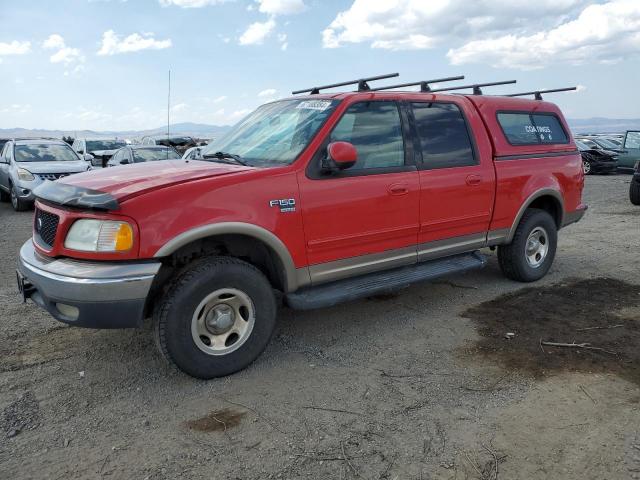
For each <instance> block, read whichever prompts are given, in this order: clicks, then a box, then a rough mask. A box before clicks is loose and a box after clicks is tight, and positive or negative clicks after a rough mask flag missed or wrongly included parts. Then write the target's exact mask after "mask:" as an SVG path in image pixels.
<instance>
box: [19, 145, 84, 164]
mask: <svg viewBox="0 0 640 480" xmlns="http://www.w3.org/2000/svg"><path fill="white" fill-rule="evenodd" d="M14 155H15V160H16V162H73V161H78V155H76V153H75V152H74V151H73V150H72V149H71V147H70V146H69V145H67V144H64V145H62V144H58V143H28V144H26V145H16V146H15V154H14Z"/></svg>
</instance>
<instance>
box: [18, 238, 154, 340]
mask: <svg viewBox="0 0 640 480" xmlns="http://www.w3.org/2000/svg"><path fill="white" fill-rule="evenodd" d="M160 266H161V264H160V263H159V262H138V263H128V262H88V261H79V260H72V259H68V258H63V259H53V258H48V257H44V256H42V255H40V254H39V253H38V252H37V251H36V250H35V248H34V247H33V242H32V240H31V239H30V240H28V241H27V242H26V243H25V244H24V245H23V246H22V248H21V249H20V260H19V264H18V272H19V273H18V284H19V289H21V291H22V293H23V296H24V298H25V299H27V298H30V299H31V300H33V302H34V303H36V304H37V305H39V306H40V307H42V308H44V309H45V310H47V311H48V312H49V313H50V314H51V315H52V316H53V317H54V318H55V319H56V320H59V321H61V322H64V323H68V324H70V325H75V326H78V327H87V328H133V327H140V326H141V325H142V320H143V313H144V307H145V303H146V300H147V295H148V294H149V290H150V289H151V284H152V283H153V280H154V278H155V276H156V274H157V273H158V270H160Z"/></svg>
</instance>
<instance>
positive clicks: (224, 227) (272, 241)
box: [153, 222, 308, 292]
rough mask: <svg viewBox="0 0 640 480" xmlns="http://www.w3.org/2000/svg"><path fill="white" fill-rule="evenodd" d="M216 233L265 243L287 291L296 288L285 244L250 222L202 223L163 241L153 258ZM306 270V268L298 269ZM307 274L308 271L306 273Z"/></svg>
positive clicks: (168, 253) (165, 254) (297, 275)
mask: <svg viewBox="0 0 640 480" xmlns="http://www.w3.org/2000/svg"><path fill="white" fill-rule="evenodd" d="M216 235H245V236H247V237H252V238H255V239H256V240H258V241H261V242H263V243H265V244H266V245H267V246H268V247H270V248H271V249H272V250H273V252H274V253H275V254H276V255H277V256H278V258H279V259H280V261H281V262H282V265H283V267H284V272H283V273H284V276H285V285H286V288H287V291H288V292H293V291H295V290H297V288H298V286H299V285H300V280H302V281H303V283H304V279H303V278H300V279H299V278H298V277H299V275H300V274H299V273H298V272H297V271H296V266H295V264H294V263H293V258H291V254H290V253H289V250H288V249H287V247H286V245H285V244H284V243H283V242H282V240H280V239H279V238H278V237H277V236H276V235H274V234H273V233H272V232H270V231H269V230H267V229H265V228H262V227H259V226H257V225H253V224H251V223H244V222H222V223H212V224H209V225H202V226H200V227H196V228H193V229H191V230H187V231H186V232H182V233H181V234H179V235H177V236H175V237H173V238H172V239H171V240H169V241H168V242H167V243H165V244H164V245H163V246H162V247H160V249H159V250H158V251H157V252H156V253H155V254H154V255H153V256H154V258H159V257H166V256H168V255H171V254H172V253H174V252H176V251H177V250H178V249H180V248H181V247H184V246H185V245H187V244H189V243H191V242H194V241H196V240H200V239H203V238H207V237H213V236H216ZM299 270H307V269H299ZM307 275H308V273H307Z"/></svg>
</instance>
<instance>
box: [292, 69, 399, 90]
mask: <svg viewBox="0 0 640 480" xmlns="http://www.w3.org/2000/svg"><path fill="white" fill-rule="evenodd" d="M399 75H400V74H399V73H388V74H386V75H378V76H375V77H366V78H360V79H358V80H349V81H347V82H340V83H332V84H330V85H323V86H322V87H312V88H304V89H302V90H295V91H293V92H291V93H292V94H293V95H297V94H299V93H310V94H311V95H317V94H319V93H320V90H326V89H327V88H335V87H344V86H345V85H356V84H357V85H358V91H359V92H367V91H369V90H371V88H370V87H369V84H368V83H367V82H371V81H373V80H384V79H385V78H393V77H397V76H399Z"/></svg>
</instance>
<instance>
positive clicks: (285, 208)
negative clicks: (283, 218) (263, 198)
mask: <svg viewBox="0 0 640 480" xmlns="http://www.w3.org/2000/svg"><path fill="white" fill-rule="evenodd" d="M269 206H270V207H279V208H280V213H287V212H295V211H296V199H295V198H283V199H280V200H270V201H269Z"/></svg>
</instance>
